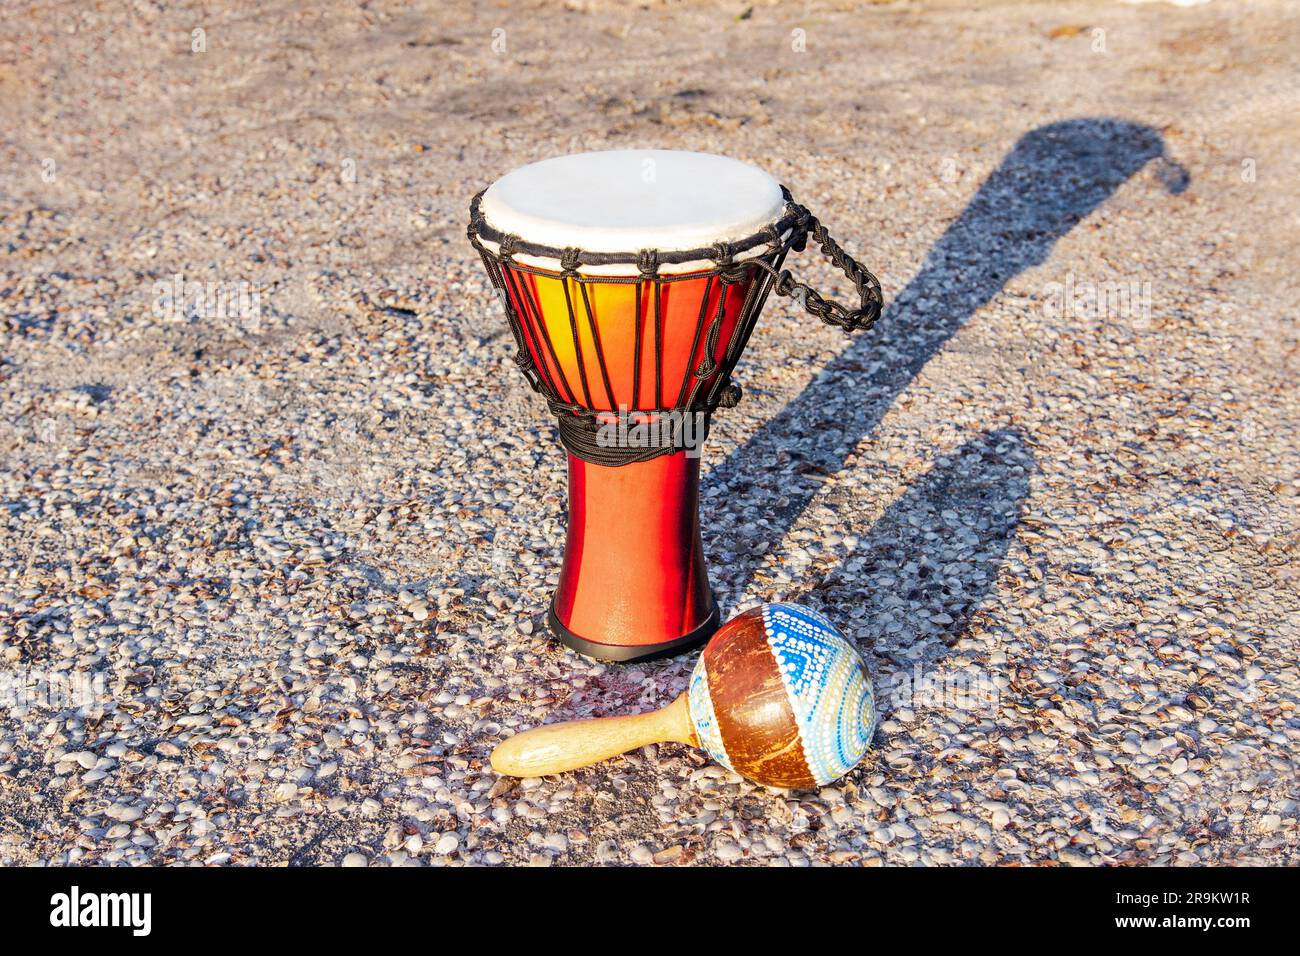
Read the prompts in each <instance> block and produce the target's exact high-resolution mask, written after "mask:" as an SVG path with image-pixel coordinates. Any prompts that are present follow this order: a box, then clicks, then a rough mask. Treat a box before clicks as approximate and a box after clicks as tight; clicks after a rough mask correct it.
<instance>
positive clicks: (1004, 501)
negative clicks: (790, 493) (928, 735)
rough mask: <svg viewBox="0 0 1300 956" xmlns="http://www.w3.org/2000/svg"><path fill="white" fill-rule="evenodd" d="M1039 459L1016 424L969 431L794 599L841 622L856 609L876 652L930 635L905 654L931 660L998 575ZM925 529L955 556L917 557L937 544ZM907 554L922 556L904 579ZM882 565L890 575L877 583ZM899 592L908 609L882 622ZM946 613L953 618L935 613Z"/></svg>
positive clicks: (913, 558) (886, 655)
mask: <svg viewBox="0 0 1300 956" xmlns="http://www.w3.org/2000/svg"><path fill="white" fill-rule="evenodd" d="M1037 467H1038V465H1037V462H1036V461H1035V459H1034V456H1033V453H1032V452H1030V450H1029V448H1028V447H1027V445H1026V444H1025V442H1024V439H1023V438H1022V436H1021V434H1020V433H1019V432H1018V431H1016V430H1015V429H1009V428H1008V429H998V430H995V431H988V432H984V433H983V434H981V435H979V436H977V437H976V438H972V439H971V440H970V441H968V442H966V443H965V444H963V445H962V446H961V447H960V448H957V449H955V450H954V451H951V452H949V453H947V454H945V455H943V456H942V457H941V458H940V459H939V461H938V462H937V463H936V464H935V465H934V466H933V467H932V468H931V469H930V471H929V472H927V473H926V474H925V475H924V477H922V478H921V479H920V480H919V481H917V482H915V483H914V484H913V485H912V486H911V487H910V488H908V489H907V491H906V492H904V494H903V495H901V496H900V497H899V498H898V500H896V501H895V502H894V503H893V504H892V505H890V506H889V508H888V509H887V510H886V511H885V513H884V514H883V515H881V517H880V519H879V520H878V521H876V523H875V524H874V525H873V526H872V528H871V531H870V532H869V533H868V534H867V535H866V536H865V537H864V538H863V539H862V540H861V541H860V542H859V543H858V546H857V547H856V548H855V549H854V550H853V552H852V553H850V554H848V555H846V556H845V557H844V559H843V560H842V561H841V562H840V564H839V566H838V567H837V568H836V569H835V570H834V571H832V572H831V573H830V574H828V575H827V576H826V577H825V578H823V579H822V581H820V582H819V583H817V584H816V585H814V586H813V587H811V588H809V589H808V590H807V591H805V592H801V593H799V594H798V595H794V596H792V598H791V599H792V600H798V601H804V602H807V603H808V604H811V605H812V606H814V607H819V608H821V609H822V610H823V612H824V613H825V614H827V615H828V616H830V617H831V618H832V619H835V620H839V621H840V623H841V625H848V623H849V621H851V620H852V619H853V617H854V616H860V617H861V619H862V620H864V621H865V622H866V623H865V625H864V627H863V629H862V630H861V631H858V630H857V629H856V628H855V629H854V631H853V633H854V634H855V636H856V637H858V639H859V645H860V647H861V648H862V649H863V650H864V651H865V652H868V653H869V654H872V655H874V656H875V657H876V658H877V659H881V658H883V659H884V660H886V661H890V662H892V663H897V664H900V665H901V664H903V663H904V662H903V661H898V660H894V659H893V654H894V653H895V652H897V651H899V650H901V649H903V648H905V647H912V646H913V645H915V644H917V643H926V644H927V645H928V646H926V647H925V648H924V649H923V653H922V654H920V655H909V660H908V661H907V662H906V664H907V666H911V665H912V664H913V663H916V662H917V661H919V660H920V659H921V658H924V659H925V662H926V663H930V664H933V663H934V662H935V661H936V660H938V659H939V658H941V657H942V656H943V655H944V654H945V653H946V652H947V649H948V647H949V646H950V645H952V644H954V643H956V642H957V640H959V639H960V638H961V636H962V634H963V633H964V632H965V630H966V628H967V627H968V625H969V621H970V618H971V616H972V615H973V614H974V613H975V612H976V611H977V610H978V608H979V607H980V605H981V604H983V602H984V601H985V599H986V598H987V597H988V594H989V592H990V591H991V590H992V589H993V587H994V585H995V584H996V583H997V579H998V574H999V572H1000V570H1001V568H1002V566H1003V564H1004V563H1005V561H1006V555H1007V551H1008V549H1009V548H1010V546H1011V542H1012V540H1013V539H1014V537H1015V533H1016V528H1017V527H1018V526H1019V524H1020V520H1021V513H1022V511H1023V509H1024V503H1025V500H1026V499H1027V498H1028V496H1029V482H1030V478H1031V476H1032V475H1033V474H1034V473H1035V472H1036V471H1037ZM945 513H946V514H945ZM953 515H955V518H954V517H953ZM927 536H940V537H942V538H943V540H945V541H947V542H949V544H950V545H951V547H950V548H949V550H950V551H951V552H952V553H951V554H950V555H949V556H950V557H951V558H952V559H953V560H951V561H947V562H946V563H945V566H944V567H943V568H940V567H939V566H938V563H937V562H933V563H932V562H929V561H927V560H926V559H925V558H924V557H923V556H924V555H926V554H928V553H931V552H933V542H932V541H927ZM911 562H919V564H918V567H917V570H916V573H915V574H914V575H911V576H907V577H906V579H902V578H903V577H904V575H903V574H902V573H900V572H901V571H902V569H903V568H905V567H907V565H908V564H909V563H911ZM885 573H888V574H891V575H893V576H894V578H895V580H894V582H893V583H890V584H889V585H888V586H882V585H877V584H876V583H875V582H876V579H877V577H878V576H879V575H881V574H885ZM900 591H901V593H900ZM899 597H902V598H903V599H904V600H905V601H907V602H908V604H909V606H910V609H909V612H908V614H909V616H908V618H907V619H905V620H903V621H901V622H899V623H900V624H901V627H898V628H894V629H890V630H886V629H884V628H883V627H882V625H881V622H882V621H884V620H887V619H890V618H888V616H889V615H893V614H895V613H896V612H897V598H899ZM942 614H946V615H948V616H949V617H950V618H951V619H952V620H951V621H950V622H949V623H946V624H935V623H933V620H932V619H933V618H934V617H937V616H939V615H942ZM864 636H865V637H866V638H867V639H868V640H867V642H866V643H864V642H863V641H862V638H863V637H864ZM887 699H888V694H882V695H881V704H880V706H881V707H882V709H886V710H887V709H888V704H887Z"/></svg>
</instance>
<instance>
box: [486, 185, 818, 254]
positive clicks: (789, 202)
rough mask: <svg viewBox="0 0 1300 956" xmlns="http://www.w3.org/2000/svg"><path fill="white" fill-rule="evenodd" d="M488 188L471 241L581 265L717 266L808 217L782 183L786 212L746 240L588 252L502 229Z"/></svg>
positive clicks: (776, 240) (777, 240) (791, 230)
mask: <svg viewBox="0 0 1300 956" xmlns="http://www.w3.org/2000/svg"><path fill="white" fill-rule="evenodd" d="M778 185H780V184H778ZM486 191H487V190H483V191H482V192H479V193H478V194H477V195H476V196H475V197H474V198H473V199H471V200H470V204H469V215H470V224H469V230H468V231H469V238H470V239H471V240H479V241H487V242H490V243H493V244H494V245H496V246H498V249H497V250H494V252H495V254H496V255H498V256H500V257H502V258H506V257H507V256H506V254H503V253H502V252H501V251H500V247H501V246H503V245H505V246H507V247H508V249H509V256H511V257H513V256H515V255H523V256H528V257H530V258H533V259H547V260H553V261H555V262H557V263H561V264H563V263H565V262H568V261H573V260H576V261H577V263H578V267H579V268H581V267H582V266H616V265H626V266H631V267H633V268H634V269H638V270H639V269H640V266H641V264H642V262H644V260H645V257H646V255H647V254H648V253H653V254H654V258H655V262H656V263H657V264H658V265H682V264H684V263H696V262H699V263H705V262H710V263H713V264H714V266H716V265H717V263H718V261H719V259H720V258H730V257H731V256H735V255H738V254H741V253H746V252H749V251H750V250H752V249H756V248H758V247H759V246H762V245H766V246H768V248H769V249H771V248H773V247H775V246H779V245H781V244H782V243H783V242H784V241H785V240H786V239H788V238H789V235H790V234H798V233H799V232H800V231H802V230H801V229H800V227H801V225H802V224H803V222H804V219H805V212H804V210H802V209H801V208H799V207H796V206H795V205H794V197H793V196H791V194H790V190H789V189H787V188H786V187H785V186H784V185H782V186H781V198H782V200H783V201H784V202H785V213H784V214H783V215H782V216H781V218H780V219H778V220H776V222H774V223H771V224H769V225H768V226H766V227H764V228H763V229H760V230H759V231H757V232H755V233H752V234H750V235H748V236H745V237H744V238H742V239H735V240H730V241H719V242H716V243H714V244H713V245H711V246H704V247H700V248H697V249H668V250H664V249H639V250H636V251H628V252H588V251H585V250H583V249H582V248H580V247H577V246H568V247H559V246H547V245H542V244H541V243H536V242H530V241H528V240H527V239H524V238H523V237H522V236H519V235H516V234H514V233H509V232H504V231H503V230H500V229H498V228H497V227H495V226H493V225H492V224H491V223H489V222H488V221H487V219H486V218H485V217H484V215H483V212H482V209H481V200H482V199H483V193H484V192H486ZM556 271H565V270H563V269H560V270H556Z"/></svg>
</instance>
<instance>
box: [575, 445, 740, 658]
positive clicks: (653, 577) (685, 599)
mask: <svg viewBox="0 0 1300 956" xmlns="http://www.w3.org/2000/svg"><path fill="white" fill-rule="evenodd" d="M699 488H700V459H699V458H698V457H692V456H688V455H687V454H686V453H685V452H678V453H677V454H675V455H662V456H660V457H658V458H653V459H651V460H649V461H645V462H640V463H636V464H630V465H624V466H622V467H608V466H603V465H595V464H592V463H590V462H586V461H583V460H582V459H580V458H577V457H575V456H573V455H570V456H569V524H568V537H567V540H566V542H565V548H564V566H563V568H562V569H561V571H560V585H559V588H558V589H557V591H556V594H555V601H554V603H553V605H552V609H551V615H550V623H551V628H552V630H553V631H554V632H555V635H556V637H557V638H559V639H560V640H561V641H563V642H564V643H566V644H568V645H569V646H571V647H573V648H575V649H576V650H578V651H579V652H581V653H583V654H586V655H588V656H589V657H595V658H597V659H600V660H610V661H631V660H643V659H646V658H649V657H658V656H662V655H665V654H676V653H681V652H682V651H685V650H688V649H689V648H690V647H692V646H694V645H696V644H700V643H703V642H704V641H706V640H708V638H709V637H710V636H712V634H713V631H714V630H715V629H716V628H717V626H718V609H717V606H716V604H715V602H714V600H713V594H712V591H711V590H710V588H709V578H708V571H707V570H706V568H705V563H704V547H703V544H702V542H701V541H700V521H699Z"/></svg>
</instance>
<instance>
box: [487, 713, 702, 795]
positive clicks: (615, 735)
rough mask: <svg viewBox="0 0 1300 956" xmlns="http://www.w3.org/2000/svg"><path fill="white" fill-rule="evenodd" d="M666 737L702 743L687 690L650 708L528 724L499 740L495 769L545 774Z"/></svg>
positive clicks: (522, 774) (511, 774)
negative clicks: (620, 714) (658, 707)
mask: <svg viewBox="0 0 1300 956" xmlns="http://www.w3.org/2000/svg"><path fill="white" fill-rule="evenodd" d="M664 740H675V741H677V742H678V743H683V744H691V745H692V746H696V747H698V746H699V743H698V742H697V741H696V737H695V727H694V725H693V724H692V723H691V712H690V707H689V705H688V704H687V701H686V694H685V693H683V694H681V695H680V696H679V697H678V698H677V699H676V700H675V701H673V702H672V703H671V704H669V705H668V706H667V707H665V708H663V709H662V710H656V711H653V712H651V713H649V714H633V715H632V716H630V717H596V718H593V719H591V720H570V721H568V722H566V723H562V724H547V725H546V726H544V727H534V728H533V729H532V730H525V731H524V732H523V733H521V734H515V735H514V736H513V737H511V738H510V739H509V740H506V741H504V742H502V743H501V744H498V745H497V748H496V749H495V750H493V751H492V769H493V770H495V771H496V772H497V773H500V774H505V775H506V776H509V777H544V776H546V775H547V774H552V773H564V771H566V770H576V769H577V768H578V767H586V766H588V765H590V764H593V763H599V762H600V761H601V760H608V759H609V758H610V757H616V756H618V755H619V754H621V753H627V752H628V751H629V750H635V749H636V748H637V747H644V746H645V745H646V744H654V743H659V742H660V741H664Z"/></svg>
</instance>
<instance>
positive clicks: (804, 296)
mask: <svg viewBox="0 0 1300 956" xmlns="http://www.w3.org/2000/svg"><path fill="white" fill-rule="evenodd" d="M789 205H790V207H791V208H792V209H793V210H794V212H795V213H796V215H797V227H798V232H799V233H800V234H799V235H797V237H796V239H797V241H795V242H792V243H791V248H792V249H794V250H795V251H802V249H803V239H804V237H805V236H809V235H810V236H812V238H813V239H814V240H816V241H817V244H818V245H820V246H821V250H822V255H824V256H826V258H827V259H829V260H830V261H831V262H832V263H834V265H835V266H836V268H838V269H839V270H840V271H841V272H843V273H844V275H845V276H847V277H848V279H849V281H850V282H852V283H853V289H854V291H855V292H857V294H858V299H859V303H860V304H859V305H858V307H857V308H856V309H846V308H845V307H844V306H842V305H840V304H839V303H838V302H835V301H832V300H830V299H827V298H825V297H824V296H823V295H822V294H821V293H819V292H818V291H817V290H816V289H814V288H812V287H811V286H809V285H806V284H805V283H803V282H799V281H797V280H796V279H795V278H794V276H793V275H792V274H791V273H790V270H789V269H782V270H781V271H780V272H777V271H776V269H774V268H773V267H772V266H770V265H768V264H767V263H766V262H764V261H762V260H761V259H756V260H753V261H754V262H756V263H757V264H758V266H759V267H761V268H763V269H765V270H767V272H769V273H770V274H771V275H772V276H773V277H774V278H775V279H776V282H775V283H774V284H773V286H772V288H773V289H774V291H775V292H776V294H777V295H784V296H789V297H791V298H793V299H795V300H797V301H799V302H800V303H801V304H802V305H803V307H804V309H805V311H807V312H808V313H809V314H810V315H813V316H816V317H817V318H819V319H821V320H822V321H823V322H825V323H826V324H827V325H833V326H836V327H837V328H841V329H843V330H844V331H845V332H858V331H861V330H863V329H869V328H871V327H872V326H873V325H875V324H876V320H877V319H879V318H880V310H881V307H882V305H883V304H884V300H883V298H882V297H881V294H880V280H879V279H877V278H876V277H875V276H874V275H872V274H871V271H870V270H869V269H867V268H866V267H865V266H863V265H862V264H861V263H860V262H858V261H857V260H856V259H854V258H853V257H852V256H851V255H849V254H848V253H847V252H845V251H844V248H843V247H842V246H841V245H840V244H839V243H838V242H836V241H835V240H834V239H832V238H831V236H830V233H828V232H827V231H826V227H825V226H823V225H822V224H821V222H820V220H818V218H817V217H816V216H814V215H813V214H812V213H810V212H809V211H808V210H807V209H806V208H804V207H803V206H800V205H799V204H798V203H795V202H791V203H790V204H789Z"/></svg>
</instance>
